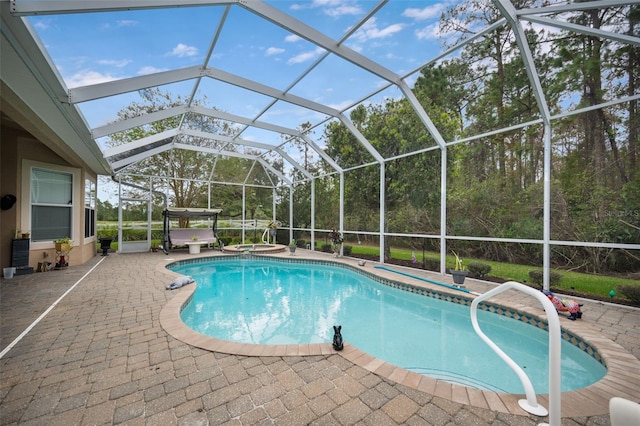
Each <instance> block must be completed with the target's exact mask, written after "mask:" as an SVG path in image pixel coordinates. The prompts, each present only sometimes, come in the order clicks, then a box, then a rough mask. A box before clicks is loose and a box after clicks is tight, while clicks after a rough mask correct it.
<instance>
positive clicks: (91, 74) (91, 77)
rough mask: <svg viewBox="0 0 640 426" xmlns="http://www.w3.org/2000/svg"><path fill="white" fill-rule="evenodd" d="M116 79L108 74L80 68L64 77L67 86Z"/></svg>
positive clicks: (79, 85) (78, 85) (71, 86)
mask: <svg viewBox="0 0 640 426" xmlns="http://www.w3.org/2000/svg"><path fill="white" fill-rule="evenodd" d="M113 80H117V79H116V78H115V77H113V76H112V75H109V74H102V73H99V72H98V71H93V70H82V71H79V72H77V73H75V74H74V75H72V76H71V77H69V78H65V79H64V81H65V83H66V84H67V87H68V88H70V89H71V88H74V87H82V86H90V85H92V84H99V83H106V82H108V81H113Z"/></svg>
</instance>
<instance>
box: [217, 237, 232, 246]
mask: <svg viewBox="0 0 640 426" xmlns="http://www.w3.org/2000/svg"><path fill="white" fill-rule="evenodd" d="M219 239H220V241H222V244H223V245H225V246H228V245H229V244H231V241H232V240H233V238H232V237H220V238H219Z"/></svg>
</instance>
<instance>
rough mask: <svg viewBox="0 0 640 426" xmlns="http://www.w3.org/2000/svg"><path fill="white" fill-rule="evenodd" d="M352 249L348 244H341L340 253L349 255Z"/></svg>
mask: <svg viewBox="0 0 640 426" xmlns="http://www.w3.org/2000/svg"><path fill="white" fill-rule="evenodd" d="M352 250H353V246H349V245H347V244H345V245H343V246H342V254H344V255H345V256H349V255H350V254H351V251H352Z"/></svg>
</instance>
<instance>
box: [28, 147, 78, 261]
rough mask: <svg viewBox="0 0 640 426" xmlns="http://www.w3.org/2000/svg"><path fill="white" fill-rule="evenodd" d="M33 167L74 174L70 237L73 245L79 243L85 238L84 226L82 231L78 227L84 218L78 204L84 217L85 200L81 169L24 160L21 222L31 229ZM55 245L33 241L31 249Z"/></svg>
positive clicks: (50, 242) (48, 247) (48, 242)
mask: <svg viewBox="0 0 640 426" xmlns="http://www.w3.org/2000/svg"><path fill="white" fill-rule="evenodd" d="M33 169H43V170H51V171H53V172H61V173H69V174H71V175H72V178H71V179H72V189H71V191H72V192H71V193H72V194H73V199H72V203H71V235H69V237H70V238H71V240H72V241H73V245H74V246H77V245H79V242H80V240H81V239H82V240H84V227H83V228H82V232H80V230H79V229H78V226H79V224H80V223H82V220H81V218H80V209H79V208H78V205H82V207H83V208H82V212H81V213H82V215H83V217H84V201H83V196H82V193H83V191H84V180H82V179H81V170H80V169H78V168H75V167H67V166H61V165H58V164H51V163H43V162H40V161H33V160H22V190H21V191H20V193H21V194H22V200H21V202H20V208H21V213H20V222H21V227H22V228H24V229H27V227H28V229H29V230H30V229H31V171H32V170H33ZM53 247H55V244H54V243H53V241H31V249H32V250H37V249H50V248H53Z"/></svg>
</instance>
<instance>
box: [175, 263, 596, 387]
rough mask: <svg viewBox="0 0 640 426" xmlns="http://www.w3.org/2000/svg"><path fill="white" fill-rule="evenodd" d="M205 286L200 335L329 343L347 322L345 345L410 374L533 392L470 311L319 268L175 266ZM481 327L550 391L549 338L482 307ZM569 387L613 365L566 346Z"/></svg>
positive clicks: (200, 294) (199, 296)
mask: <svg viewBox="0 0 640 426" xmlns="http://www.w3.org/2000/svg"><path fill="white" fill-rule="evenodd" d="M171 269H172V270H173V271H175V272H178V273H181V274H184V275H191V276H192V277H193V278H194V279H195V280H196V283H197V290H196V292H195V294H194V296H193V299H192V300H191V302H190V303H189V304H188V305H187V306H186V307H185V308H184V309H183V311H182V314H181V315H182V320H183V322H184V323H185V324H186V325H187V326H189V327H190V328H192V329H193V330H195V331H197V332H199V333H202V334H205V335H209V336H212V337H216V338H218V339H223V340H231V341H236V342H243V343H254V344H296V343H322V342H331V341H332V339H333V325H334V324H341V325H342V334H343V337H344V339H345V341H348V342H349V343H351V344H352V345H355V346H356V347H358V348H359V349H361V350H362V351H364V352H367V353H369V354H371V355H373V356H375V357H377V358H380V359H382V360H385V361H387V362H389V363H391V364H394V365H397V366H399V367H402V368H404V369H407V370H411V371H415V372H417V373H420V374H424V375H428V376H431V377H434V378H437V379H441V380H446V381H449V382H453V383H460V384H463V385H466V386H472V387H476V388H480V389H487V390H493V391H497V392H507V393H524V390H523V388H522V385H521V384H520V381H519V380H518V378H517V376H516V375H515V373H513V371H512V370H511V369H509V367H507V366H506V364H505V363H504V362H503V361H502V360H500V358H498V357H497V356H496V355H495V354H494V353H493V351H492V350H491V349H490V348H489V347H488V346H487V345H486V344H485V343H484V342H483V341H482V340H481V339H480V338H479V337H478V336H477V335H476V333H475V332H474V331H473V327H472V325H471V320H470V316H469V307H467V306H463V305H459V304H455V303H450V302H445V301H441V300H438V299H434V298H431V297H425V296H420V295H416V294H413V293H410V292H407V291H403V290H399V289H395V288H392V287H389V286H386V285H383V284H379V283H377V282H375V281H373V280H371V279H369V278H367V277H365V276H364V275H362V274H359V273H357V272H355V271H351V270H348V269H343V268H335V267H331V266H324V265H317V264H307V263H305V264H297V263H283V262H278V261H272V260H262V259H255V258H250V259H240V260H237V259H233V260H216V261H211V262H206V263H193V264H186V265H181V266H176V267H172V268H171ZM478 315H479V322H480V326H481V328H482V330H483V331H484V332H485V334H487V335H488V336H489V337H490V338H491V339H493V340H494V341H495V342H496V343H497V344H498V345H499V346H500V347H501V348H502V349H503V350H504V351H505V352H506V353H507V354H508V355H509V356H510V357H512V358H513V359H514V360H515V361H516V362H517V363H518V364H519V365H520V366H521V367H522V368H523V369H524V370H525V371H526V372H527V373H528V374H529V376H530V379H531V381H532V383H533V386H534V388H535V390H536V393H547V392H548V362H547V358H548V333H547V332H546V331H544V330H541V329H539V328H536V327H533V326H531V325H528V324H525V323H523V322H521V321H517V320H514V319H511V318H507V317H504V316H501V315H497V314H492V313H488V312H484V311H480V312H479V313H478ZM561 364H562V391H569V390H574V389H579V388H582V387H586V386H588V385H590V384H592V383H595V382H596V381H598V380H599V379H601V378H602V377H603V376H604V374H605V373H606V369H605V367H604V366H602V365H601V364H600V363H599V362H598V361H597V360H595V359H594V358H593V357H591V356H589V355H588V354H587V353H586V352H584V351H582V350H580V349H579V348H577V347H575V346H573V345H571V344H570V343H568V342H565V341H563V342H562V361H561Z"/></svg>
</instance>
